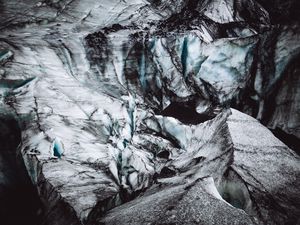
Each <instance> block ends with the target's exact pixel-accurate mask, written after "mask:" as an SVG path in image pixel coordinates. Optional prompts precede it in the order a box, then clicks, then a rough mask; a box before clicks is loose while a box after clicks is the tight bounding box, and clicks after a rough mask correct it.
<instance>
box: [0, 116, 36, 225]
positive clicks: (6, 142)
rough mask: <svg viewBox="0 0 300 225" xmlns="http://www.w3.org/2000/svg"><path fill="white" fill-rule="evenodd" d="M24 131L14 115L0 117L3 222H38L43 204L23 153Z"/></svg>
mask: <svg viewBox="0 0 300 225" xmlns="http://www.w3.org/2000/svg"><path fill="white" fill-rule="evenodd" d="M20 142H21V130H20V127H19V125H18V122H17V121H16V120H15V119H14V117H13V116H8V115H1V116H0V146H1V148H0V177H1V179H0V224H3V225H4V224H5V225H25V224H26V225H27V224H30V225H38V224H40V222H41V220H40V219H41V203H40V200H39V198H38V194H37V191H36V190H35V189H34V187H33V185H32V183H31V180H30V178H29V176H28V175H27V173H26V169H25V165H24V164H23V161H22V159H21V156H19V155H18V154H17V149H18V146H19V144H20Z"/></svg>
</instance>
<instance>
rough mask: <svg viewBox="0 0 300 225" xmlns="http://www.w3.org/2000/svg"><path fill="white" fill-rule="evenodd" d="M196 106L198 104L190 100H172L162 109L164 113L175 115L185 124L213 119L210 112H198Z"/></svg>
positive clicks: (165, 114) (164, 114) (170, 115)
mask: <svg viewBox="0 0 300 225" xmlns="http://www.w3.org/2000/svg"><path fill="white" fill-rule="evenodd" d="M195 108H196V106H195V105H193V104H191V103H189V102H172V103H171V104H170V105H169V106H168V107H167V108H166V109H164V110H163V111H162V115H163V116H169V117H174V118H176V119H178V120H179V121H180V122H182V123H185V124H194V125H195V124H199V123H203V122H205V121H207V120H211V119H213V116H210V115H208V114H199V113H197V111H196V109H195Z"/></svg>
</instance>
